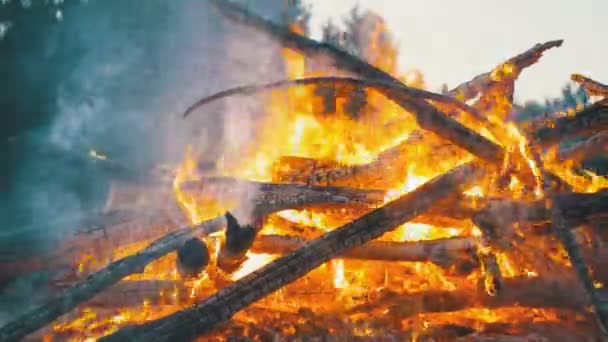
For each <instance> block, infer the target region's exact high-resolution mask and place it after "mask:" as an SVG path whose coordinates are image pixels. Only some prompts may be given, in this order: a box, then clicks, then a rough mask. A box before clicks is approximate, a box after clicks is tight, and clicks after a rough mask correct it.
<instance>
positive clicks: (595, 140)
mask: <svg viewBox="0 0 608 342" xmlns="http://www.w3.org/2000/svg"><path fill="white" fill-rule="evenodd" d="M605 153H608V131H605V132H599V133H597V134H595V135H592V136H590V137H589V138H587V139H585V140H583V141H581V142H579V143H576V144H574V145H573V146H570V147H569V148H567V149H563V150H560V151H559V153H558V158H559V160H562V161H567V160H572V161H574V162H576V163H580V162H582V161H584V160H585V159H588V158H593V157H595V156H597V155H599V154H605Z"/></svg>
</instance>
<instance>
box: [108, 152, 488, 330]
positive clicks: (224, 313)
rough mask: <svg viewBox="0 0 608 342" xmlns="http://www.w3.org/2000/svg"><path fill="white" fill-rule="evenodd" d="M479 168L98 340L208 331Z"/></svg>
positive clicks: (413, 212) (440, 180)
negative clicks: (187, 302)
mask: <svg viewBox="0 0 608 342" xmlns="http://www.w3.org/2000/svg"><path fill="white" fill-rule="evenodd" d="M483 173H484V172H483V171H482V169H481V168H479V166H478V165H476V164H474V163H469V164H465V165H462V166H459V167H457V168H455V169H453V170H452V171H450V172H447V173H445V174H444V175H442V176H439V177H436V178H434V179H433V180H431V181H430V182H428V183H426V184H424V185H422V186H421V187H419V188H418V189H416V190H414V191H412V192H410V193H407V194H405V195H403V196H402V197H400V198H398V199H396V200H394V201H392V202H390V203H388V204H386V205H385V206H383V207H381V208H378V209H376V210H373V211H371V212H370V213H368V214H366V215H364V216H363V217H361V218H359V219H357V220H355V221H353V222H351V223H349V224H346V225H344V226H342V227H340V228H337V229H336V230H333V231H331V232H329V233H327V234H325V235H323V236H322V237H320V238H318V239H315V240H313V241H311V242H310V243H308V244H307V245H306V246H304V247H302V248H300V249H298V250H296V251H294V252H292V253H289V254H288V255H286V256H283V257H281V258H279V259H277V260H275V261H273V262H271V263H269V264H268V265H266V266H264V267H263V268H261V269H260V270H258V271H255V272H253V273H251V274H249V275H248V276H246V277H244V278H241V279H240V280H239V281H237V282H235V283H234V284H232V285H230V286H228V287H226V288H225V289H223V290H222V291H220V292H218V293H217V294H216V295H214V296H212V297H210V298H208V299H207V300H205V301H203V302H200V303H199V304H196V305H194V306H192V307H191V308H189V309H186V310H182V311H179V312H176V313H175V314H173V315H170V316H168V317H165V318H162V319H159V320H156V321H152V322H149V323H147V324H143V325H137V326H131V327H127V328H123V329H121V330H119V331H118V332H116V333H114V334H112V335H110V336H108V337H106V338H105V339H102V340H106V341H126V340H145V339H147V338H154V339H156V340H158V341H175V340H187V339H192V338H194V337H196V336H198V335H200V334H203V333H205V332H208V331H210V330H212V329H213V328H214V327H215V326H216V325H217V324H219V323H221V322H224V321H226V320H228V319H230V317H232V316H233V315H234V314H235V313H236V312H237V311H239V310H241V309H243V308H245V307H247V306H249V305H250V304H251V303H253V302H255V301H257V300H259V299H260V298H262V297H264V296H266V295H268V294H270V293H272V292H274V291H276V290H278V289H279V288H281V287H283V286H285V285H287V284H289V283H291V282H293V281H295V280H296V279H298V278H300V277H302V276H304V275H305V274H307V273H308V272H310V271H312V270H313V269H315V268H316V267H318V266H320V265H322V264H323V263H325V262H327V261H328V260H330V259H331V258H333V257H335V256H338V255H340V254H341V253H343V252H346V251H347V250H349V249H352V248H355V247H358V246H361V245H363V244H364V243H366V242H368V241H370V240H373V239H375V238H377V237H379V236H381V235H382V234H383V233H385V232H386V231H388V230H390V229H393V228H395V227H397V226H398V225H399V224H401V223H403V222H406V221H409V220H410V219H412V218H413V217H415V216H417V215H419V214H421V213H422V212H424V211H426V210H428V209H429V208H430V207H431V206H432V205H434V203H436V202H437V201H438V200H440V199H442V198H445V197H448V196H450V195H453V194H455V193H457V192H458V191H460V190H462V187H463V186H467V185H468V184H470V182H472V181H474V180H476V179H479V178H478V177H480V176H482V175H483Z"/></svg>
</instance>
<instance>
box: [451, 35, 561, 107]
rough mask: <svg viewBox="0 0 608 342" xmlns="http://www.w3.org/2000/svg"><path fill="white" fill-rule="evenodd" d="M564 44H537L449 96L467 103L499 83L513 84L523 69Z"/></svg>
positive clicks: (463, 85)
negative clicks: (507, 82)
mask: <svg viewBox="0 0 608 342" xmlns="http://www.w3.org/2000/svg"><path fill="white" fill-rule="evenodd" d="M562 43H563V40H553V41H549V42H546V43H543V44H536V45H535V46H533V47H532V48H531V49H529V50H527V51H525V52H523V53H521V54H519V55H517V56H515V57H512V58H511V59H508V60H506V61H505V62H503V63H501V64H500V65H498V66H497V67H495V68H494V70H492V71H490V72H487V73H485V74H481V75H479V76H476V77H475V78H473V79H472V80H470V81H468V82H465V83H463V84H461V85H459V86H457V87H456V88H454V89H452V90H450V91H449V92H448V95H450V96H452V97H455V98H457V99H459V100H461V101H463V102H466V101H468V100H471V99H473V98H475V96H477V94H479V93H483V92H485V91H486V90H487V89H488V88H489V87H490V86H491V85H492V84H494V83H495V82H497V81H502V82H505V81H510V82H513V81H514V80H515V79H517V77H519V74H520V73H521V71H522V70H523V69H525V68H527V67H529V66H531V65H533V64H534V63H536V62H537V61H538V60H539V59H540V57H542V55H543V53H544V52H545V51H547V50H549V49H551V48H554V47H560V46H561V45H562Z"/></svg>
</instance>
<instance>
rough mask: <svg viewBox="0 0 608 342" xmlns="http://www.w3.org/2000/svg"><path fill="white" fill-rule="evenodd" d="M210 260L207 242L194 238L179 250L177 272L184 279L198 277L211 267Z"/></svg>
mask: <svg viewBox="0 0 608 342" xmlns="http://www.w3.org/2000/svg"><path fill="white" fill-rule="evenodd" d="M209 259H210V257H209V249H208V248H207V245H206V244H205V242H203V241H202V240H200V239H199V238H196V237H192V238H191V239H188V240H187V241H186V242H184V244H183V245H182V246H181V247H180V248H179V249H178V250H177V260H176V262H177V271H178V272H179V274H180V275H181V276H182V277H186V278H188V277H196V276H198V275H199V274H200V273H201V272H202V271H203V270H204V269H205V267H207V265H209Z"/></svg>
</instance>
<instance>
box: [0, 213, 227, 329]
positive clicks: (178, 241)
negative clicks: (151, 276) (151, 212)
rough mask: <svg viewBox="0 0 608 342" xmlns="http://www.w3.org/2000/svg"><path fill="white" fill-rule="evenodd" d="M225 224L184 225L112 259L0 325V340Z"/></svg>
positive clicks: (220, 221) (51, 317)
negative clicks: (148, 243) (130, 253)
mask: <svg viewBox="0 0 608 342" xmlns="http://www.w3.org/2000/svg"><path fill="white" fill-rule="evenodd" d="M224 224H225V219H224V217H217V218H215V219H212V220H208V221H204V222H202V223H201V224H199V225H197V226H196V227H194V228H190V227H188V228H184V229H180V230H178V231H176V232H173V233H171V234H168V235H166V236H164V237H162V238H160V239H158V240H156V241H154V242H153V243H151V244H150V245H149V246H148V247H146V248H144V249H143V250H141V251H139V252H138V253H137V254H134V255H131V256H128V257H125V258H122V259H120V260H117V261H115V262H112V263H111V264H109V265H108V266H106V267H105V268H103V269H101V270H99V271H98V272H96V273H94V274H92V275H90V276H89V277H88V278H87V279H85V280H84V281H82V282H79V283H78V284H76V285H74V286H72V287H70V288H69V289H67V290H65V291H64V292H63V293H62V294H61V295H59V296H58V297H56V298H52V299H50V300H48V301H46V302H45V303H43V304H41V305H40V306H37V307H35V308H33V309H31V310H29V311H27V312H26V313H25V314H24V315H22V316H21V317H17V318H16V319H15V320H13V321H11V322H9V323H8V324H6V325H4V326H3V327H1V328H0V340H5V341H13V340H19V339H21V338H23V337H24V336H25V335H27V334H29V333H32V332H34V331H36V330H38V329H39V328H41V327H42V326H44V325H46V324H48V323H50V322H52V321H53V320H55V319H57V318H58V317H59V316H61V315H63V314H65V313H67V312H69V311H71V310H72V309H74V308H75V307H77V306H78V305H79V304H80V303H82V302H85V301H87V300H89V299H91V298H92V297H93V296H95V295H96V294H97V293H99V292H101V291H103V290H104V289H106V288H108V287H110V286H112V285H114V284H115V283H117V282H118V281H120V280H121V279H122V278H124V277H126V276H128V275H131V274H135V273H141V272H143V270H144V268H145V267H146V265H148V264H149V263H150V262H152V261H154V260H156V259H158V258H160V257H162V256H164V255H166V254H168V253H170V252H172V251H174V250H176V249H178V248H179V247H180V246H182V245H183V244H184V242H185V241H186V240H188V239H190V237H191V236H193V235H199V234H200V235H206V234H210V233H212V232H215V231H218V230H219V229H220V228H221V227H222V226H224Z"/></svg>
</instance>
